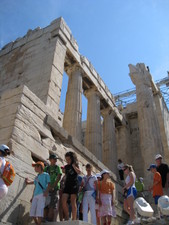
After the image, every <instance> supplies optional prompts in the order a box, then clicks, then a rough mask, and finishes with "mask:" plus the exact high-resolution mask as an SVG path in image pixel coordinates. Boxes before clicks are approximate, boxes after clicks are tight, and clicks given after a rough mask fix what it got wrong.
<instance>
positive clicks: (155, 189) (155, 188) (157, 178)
mask: <svg viewBox="0 0 169 225" xmlns="http://www.w3.org/2000/svg"><path fill="white" fill-rule="evenodd" d="M157 181H158V184H156V185H155V186H153V197H154V196H155V195H159V196H162V195H163V188H162V179H161V175H160V173H159V172H156V173H155V174H154V181H153V184H154V183H155V182H157Z"/></svg>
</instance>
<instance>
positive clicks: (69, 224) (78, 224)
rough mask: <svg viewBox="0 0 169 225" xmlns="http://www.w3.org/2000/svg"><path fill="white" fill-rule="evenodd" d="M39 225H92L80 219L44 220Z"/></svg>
mask: <svg viewBox="0 0 169 225" xmlns="http://www.w3.org/2000/svg"><path fill="white" fill-rule="evenodd" d="M29 225H36V224H35V223H30V224H29ZM41 225H92V224H91V223H86V222H84V221H81V220H74V221H72V220H68V221H62V222H46V223H42V224H41Z"/></svg>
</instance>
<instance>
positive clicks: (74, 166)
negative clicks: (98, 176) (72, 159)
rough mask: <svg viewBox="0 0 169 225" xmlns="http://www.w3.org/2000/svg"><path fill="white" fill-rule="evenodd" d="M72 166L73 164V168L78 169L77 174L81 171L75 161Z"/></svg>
mask: <svg viewBox="0 0 169 225" xmlns="http://www.w3.org/2000/svg"><path fill="white" fill-rule="evenodd" d="M72 166H73V169H74V170H75V171H76V173H77V174H80V173H81V171H80V169H79V168H78V167H77V166H76V165H75V163H73V164H72Z"/></svg>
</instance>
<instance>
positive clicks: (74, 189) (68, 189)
mask: <svg viewBox="0 0 169 225" xmlns="http://www.w3.org/2000/svg"><path fill="white" fill-rule="evenodd" d="M78 191H79V187H78V185H77V184H75V185H65V187H64V189H63V194H69V195H72V194H75V195H77V194H78Z"/></svg>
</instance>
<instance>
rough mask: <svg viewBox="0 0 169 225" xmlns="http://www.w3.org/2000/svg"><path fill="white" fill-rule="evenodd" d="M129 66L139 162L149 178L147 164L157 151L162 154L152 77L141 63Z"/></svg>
mask: <svg viewBox="0 0 169 225" xmlns="http://www.w3.org/2000/svg"><path fill="white" fill-rule="evenodd" d="M129 68H130V77H131V80H132V82H133V83H134V84H135V85H136V95H137V110H138V123H139V131H140V146H141V156H142V158H143V162H142V161H140V163H142V165H143V169H144V173H145V175H146V177H147V179H149V176H147V168H148V166H149V165H150V164H151V163H152V162H153V161H154V156H155V155H156V154H157V153H160V154H162V155H163V146H162V140H161V135H160V127H159V123H158V118H157V111H156V106H155V102H154V97H153V91H152V77H151V75H150V73H149V70H148V69H147V68H146V67H145V65H144V64H143V63H140V64H137V65H136V66H133V65H129ZM137 157H138V156H137ZM149 174H150V173H149Z"/></svg>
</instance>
